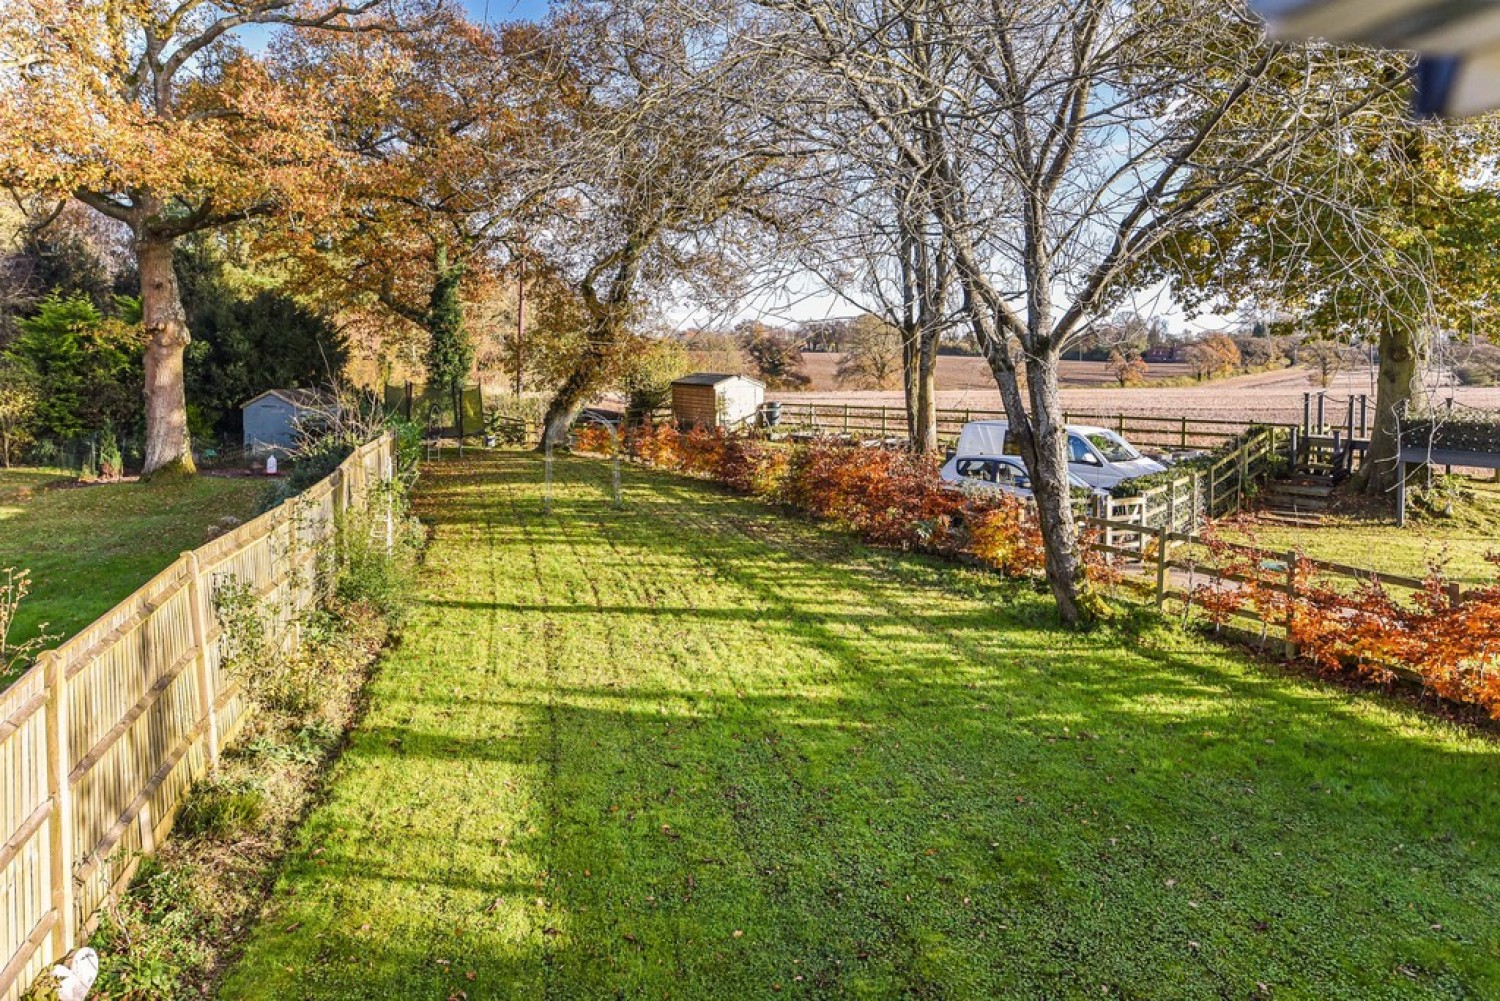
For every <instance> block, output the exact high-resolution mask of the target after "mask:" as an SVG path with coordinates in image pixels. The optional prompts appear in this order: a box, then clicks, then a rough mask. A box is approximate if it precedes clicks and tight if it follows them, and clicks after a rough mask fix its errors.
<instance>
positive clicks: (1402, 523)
mask: <svg viewBox="0 0 1500 1001" xmlns="http://www.w3.org/2000/svg"><path fill="white" fill-rule="evenodd" d="M1396 527H1397V528H1405V527H1406V463H1405V462H1404V461H1401V460H1397V462H1396Z"/></svg>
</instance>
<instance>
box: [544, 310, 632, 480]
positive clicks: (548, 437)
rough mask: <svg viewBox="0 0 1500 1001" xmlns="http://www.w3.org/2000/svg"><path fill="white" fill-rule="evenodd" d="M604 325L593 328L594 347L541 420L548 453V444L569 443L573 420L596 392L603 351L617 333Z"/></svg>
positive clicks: (591, 329)
mask: <svg viewBox="0 0 1500 1001" xmlns="http://www.w3.org/2000/svg"><path fill="white" fill-rule="evenodd" d="M603 326H604V325H603V324H591V325H590V328H589V344H590V345H591V347H590V348H589V349H588V351H587V353H586V354H585V355H584V356H583V358H582V359H580V360H579V362H578V364H577V365H576V366H574V368H573V371H572V372H571V373H570V374H569V375H568V378H567V380H566V381H565V382H563V384H562V385H561V386H559V387H558V389H557V392H556V393H554V394H552V399H551V400H550V401H549V402H548V403H547V413H546V415H545V416H543V418H542V443H541V445H540V449H542V450H545V449H546V448H547V445H548V444H549V443H550V444H552V445H553V446H557V445H563V444H566V443H567V440H568V429H569V428H571V427H572V426H573V422H574V421H576V420H578V415H579V414H580V413H581V412H582V411H583V405H584V404H585V403H586V402H588V394H589V393H590V392H591V391H592V390H593V389H594V387H595V385H596V383H597V380H598V378H599V375H600V373H601V371H602V369H603V368H604V351H603V350H602V349H601V348H602V346H603V345H606V344H613V343H614V334H615V332H614V331H613V330H606V329H602V327H603ZM592 345H599V346H600V347H594V346H592Z"/></svg>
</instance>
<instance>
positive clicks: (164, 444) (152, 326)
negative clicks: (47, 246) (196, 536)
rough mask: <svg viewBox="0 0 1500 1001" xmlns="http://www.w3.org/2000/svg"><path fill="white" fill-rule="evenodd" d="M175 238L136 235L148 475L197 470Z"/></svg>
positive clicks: (144, 473) (144, 472)
mask: <svg viewBox="0 0 1500 1001" xmlns="http://www.w3.org/2000/svg"><path fill="white" fill-rule="evenodd" d="M173 242H174V241H173V239H172V238H171V237H163V236H156V235H153V234H151V233H150V232H146V233H142V234H140V235H138V236H137V238H136V261H137V264H138V265H139V267H140V271H141V315H142V319H143V321H144V323H145V327H146V356H145V362H146V460H145V465H144V466H143V467H142V469H141V475H142V477H143V478H149V477H151V476H155V475H158V474H163V473H168V474H173V473H175V474H184V475H192V474H193V473H195V472H196V471H197V470H196V468H195V467H194V465H193V451H192V445H191V442H190V440H189V438H188V425H187V395H186V392H185V390H184V388H183V369H182V360H183V351H184V350H185V349H186V348H187V345H188V341H189V340H191V338H190V337H189V335H188V325H187V312H186V310H184V309H183V306H182V295H181V293H180V292H179V290H178V287H177V273H176V271H174V270H173V267H172V245H173Z"/></svg>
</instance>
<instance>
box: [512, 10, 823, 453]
mask: <svg viewBox="0 0 1500 1001" xmlns="http://www.w3.org/2000/svg"><path fill="white" fill-rule="evenodd" d="M731 27H732V26H731ZM542 35H543V39H544V42H543V44H545V45H546V46H547V49H548V53H549V58H548V59H547V60H546V61H545V64H546V66H547V67H548V69H547V72H549V73H550V74H551V75H552V78H553V81H554V86H555V92H556V114H557V118H558V119H559V121H560V122H561V123H562V124H561V125H560V127H559V128H558V129H557V134H556V135H555V136H554V137H552V139H551V141H549V142H548V143H547V145H546V147H545V148H544V149H542V150H541V151H540V153H539V156H540V157H541V159H540V160H539V162H538V164H539V170H538V176H539V177H540V178H541V181H540V183H538V185H537V188H536V192H535V196H534V197H533V198H532V200H531V206H532V209H531V213H532V218H531V221H529V223H528V227H527V228H528V244H529V247H530V248H531V249H532V250H533V251H534V252H535V253H537V254H538V255H539V256H540V257H542V258H544V259H546V261H547V262H548V264H549V266H550V267H551V268H552V269H553V270H554V271H555V273H557V274H558V275H561V276H564V278H565V280H566V281H567V282H568V283H569V284H570V285H571V286H572V287H573V288H574V289H575V290H576V292H577V293H578V295H579V297H580V299H581V302H582V308H583V324H584V330H585V336H584V341H585V344H584V348H583V351H582V353H581V355H580V356H579V357H578V359H577V362H576V364H575V365H574V367H573V369H572V371H571V373H570V374H569V375H568V376H567V378H566V379H564V381H563V382H562V384H561V385H560V386H559V387H558V388H557V390H556V392H555V393H554V395H553V397H552V400H551V402H550V404H549V405H548V407H547V413H546V417H545V421H544V423H545V431H544V446H545V443H546V442H553V443H556V442H560V441H561V440H563V438H564V437H565V436H566V434H567V432H568V428H569V427H570V426H571V425H572V423H573V421H574V420H575V419H576V418H577V415H578V413H579V411H580V410H581V408H582V407H583V404H584V402H585V401H586V400H587V398H588V396H589V394H591V393H592V392H595V391H597V390H598V389H600V388H602V386H603V385H604V383H605V382H607V381H608V378H609V376H610V374H611V367H612V365H613V364H614V362H615V361H616V360H617V358H618V353H619V351H620V349H621V345H622V343H623V339H624V335H625V333H626V332H627V331H628V330H629V329H630V327H631V325H632V324H633V323H636V322H637V321H638V320H639V319H640V318H641V316H642V311H643V310H644V309H645V308H646V306H647V304H648V303H649V302H650V301H651V299H652V298H653V297H658V296H664V295H667V294H675V293H677V292H681V291H683V290H687V291H690V292H692V293H694V294H695V295H697V296H698V297H700V298H714V297H721V296H724V295H726V294H728V293H731V292H733V291H734V290H735V288H736V287H737V285H738V284H740V283H741V282H742V281H743V279H744V276H745V275H746V274H748V273H749V272H750V271H752V270H753V266H752V265H751V264H750V263H749V261H750V260H751V259H752V258H753V257H754V255H755V253H756V250H757V248H759V247H761V246H762V245H763V241H764V239H765V234H766V233H773V232H775V230H776V229H777V223H776V212H777V211H778V206H777V204H776V203H775V202H774V200H773V198H772V197H771V195H772V193H773V192H774V191H775V189H776V188H777V186H778V185H779V184H780V183H781V178H780V174H779V173H778V170H777V169H776V168H777V167H778V165H779V164H781V163H784V162H792V161H793V160H794V159H795V157H794V156H792V155H791V151H789V150H788V149H787V148H786V146H785V145H776V144H774V143H773V142H771V137H770V136H769V135H768V134H767V133H766V131H765V130H766V122H765V121H764V119H762V118H759V117H757V116H753V115H750V114H747V113H746V109H745V106H744V104H743V103H742V102H741V100H740V97H741V96H742V95H745V94H749V93H753V91H754V88H755V77H756V75H757V72H758V69H757V67H758V65H759V64H760V62H761V59H760V56H759V55H758V54H757V53H756V52H754V51H741V50H740V48H739V47H738V46H739V43H740V42H741V41H742V40H743V39H744V38H746V37H748V36H747V35H744V34H743V33H741V32H738V31H734V30H730V31H724V30H721V26H719V25H710V26H706V27H705V26H702V25H700V24H696V23H695V22H694V21H693V20H690V19H685V18H681V17H677V16H675V13H674V12H673V11H672V10H671V9H669V8H668V7H667V6H664V5H659V4H654V3H648V2H646V0H603V2H587V0H577V2H574V3H570V4H566V5H563V6H562V7H560V8H557V9H555V10H554V13H553V15H552V17H550V18H549V20H548V22H547V24H546V25H545V27H544V30H543V33H542Z"/></svg>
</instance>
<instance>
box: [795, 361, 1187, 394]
mask: <svg viewBox="0 0 1500 1001" xmlns="http://www.w3.org/2000/svg"><path fill="white" fill-rule="evenodd" d="M843 357H844V356H843V355H842V354H840V353H839V352H837V351H804V352H802V362H803V371H804V372H806V374H807V376H808V378H810V379H811V380H812V382H811V384H809V386H808V387H807V391H808V392H814V393H829V392H839V391H840V386H839V380H838V367H839V362H840V360H842V359H843ZM1108 368H1109V366H1108V364H1107V363H1106V362H1102V361H1073V360H1064V361H1063V362H1062V365H1061V371H1060V377H1061V379H1062V384H1063V385H1064V386H1077V387H1088V386H1115V385H1117V380H1116V379H1115V378H1114V377H1113V376H1111V375H1110V374H1109V371H1108ZM1192 374H1193V372H1192V369H1191V368H1190V367H1189V366H1188V365H1187V364H1185V363H1182V362H1167V363H1158V364H1156V365H1152V366H1151V373H1150V378H1152V379H1189V378H1192ZM937 384H938V388H939V389H941V390H945V391H948V392H988V393H993V392H994V391H995V379H994V377H993V376H992V375H990V366H989V363H988V362H986V361H985V360H984V359H983V358H981V357H979V356H978V355H938V359H937ZM899 398H900V394H899V393H897V399H898V400H899Z"/></svg>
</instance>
